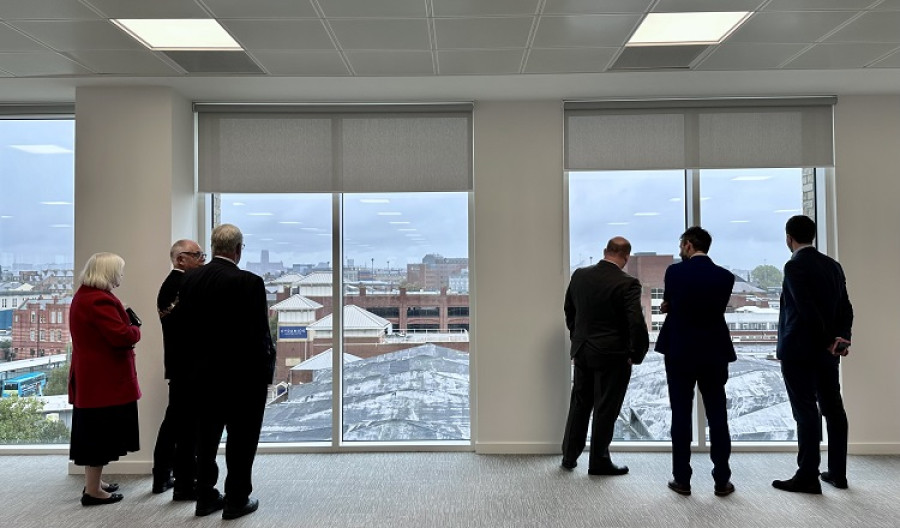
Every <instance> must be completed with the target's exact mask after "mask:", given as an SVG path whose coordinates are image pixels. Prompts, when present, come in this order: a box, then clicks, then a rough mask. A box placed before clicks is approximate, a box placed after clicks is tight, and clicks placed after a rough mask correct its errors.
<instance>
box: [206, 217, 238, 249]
mask: <svg viewBox="0 0 900 528" xmlns="http://www.w3.org/2000/svg"><path fill="white" fill-rule="evenodd" d="M243 243H244V235H243V234H242V233H241V230H240V229H238V227H237V226H236V225H233V224H222V225H220V226H217V227H216V228H215V229H213V231H212V235H211V236H210V245H211V246H212V252H213V255H224V254H228V255H230V254H234V253H237V251H238V250H239V249H240V248H241V244H243Z"/></svg>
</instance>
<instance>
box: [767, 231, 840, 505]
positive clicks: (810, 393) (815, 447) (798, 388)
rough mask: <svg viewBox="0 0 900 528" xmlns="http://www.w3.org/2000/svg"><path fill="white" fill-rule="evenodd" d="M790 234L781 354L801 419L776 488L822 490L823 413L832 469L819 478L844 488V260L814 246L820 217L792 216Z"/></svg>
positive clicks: (794, 407) (796, 415) (780, 324)
mask: <svg viewBox="0 0 900 528" xmlns="http://www.w3.org/2000/svg"><path fill="white" fill-rule="evenodd" d="M785 232H786V242H787V246H788V248H790V250H791V251H792V252H793V255H792V256H791V259H790V260H789V261H788V262H787V264H785V265H784V284H783V287H782V293H781V313H780V314H779V317H778V348H777V351H776V354H777V356H778V359H780V360H781V373H782V375H783V377H784V385H785V387H786V388H787V393H788V398H789V399H790V401H791V409H792V410H793V413H794V419H795V420H796V421H797V448H798V452H797V465H798V468H797V472H796V473H795V474H794V476H793V477H791V478H790V479H787V480H775V481H773V482H772V486H774V487H776V488H778V489H780V490H784V491H795V492H801V493H815V494H818V493H822V486H821V484H819V463H820V462H821V454H820V452H819V446H820V443H821V441H822V418H821V417H822V416H824V417H825V421H826V423H827V427H828V471H826V472H824V473H822V475H821V478H822V480H823V481H824V482H827V483H828V484H831V485H832V486H834V487H836V488H840V489H844V488H846V487H847V429H848V426H847V413H846V412H845V411H844V401H843V399H842V398H841V385H840V381H839V379H838V376H839V372H838V371H839V367H840V361H841V357H842V356H846V355H847V354H848V353H849V345H850V330H851V326H852V325H853V307H852V306H851V304H850V299H849V297H848V295H847V280H846V278H845V277H844V270H843V269H842V268H841V265H840V264H838V263H837V262H836V261H835V260H834V259H832V258H830V257H828V256H826V255H823V254H822V253H819V251H818V250H817V249H816V248H815V247H813V245H812V242H813V239H814V238H815V236H816V224H815V222H813V221H812V219H810V218H809V217H807V216H803V215H798V216H794V217H791V218H790V219H789V220H788V221H787V225H786V226H785ZM820 413H821V414H820Z"/></svg>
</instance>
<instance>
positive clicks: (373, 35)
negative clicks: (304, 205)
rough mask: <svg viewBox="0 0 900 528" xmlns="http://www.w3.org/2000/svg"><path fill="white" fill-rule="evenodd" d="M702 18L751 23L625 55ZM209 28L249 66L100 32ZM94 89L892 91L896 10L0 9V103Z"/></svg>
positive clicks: (69, 5) (885, 5) (598, 4)
mask: <svg viewBox="0 0 900 528" xmlns="http://www.w3.org/2000/svg"><path fill="white" fill-rule="evenodd" d="M715 10H734V11H743V10H747V11H753V12H754V13H753V14H752V15H751V17H750V18H749V20H747V22H746V23H745V24H744V25H743V26H741V27H740V28H739V29H738V30H737V31H735V32H734V33H733V34H732V35H731V36H730V37H729V38H728V39H727V40H726V41H725V42H723V43H722V44H720V45H717V46H710V47H705V46H704V47H697V48H696V49H692V50H688V49H680V50H679V49H673V48H665V49H661V48H629V49H628V50H627V52H626V49H625V48H624V43H625V42H626V41H627V39H628V38H629V36H630V35H631V33H632V32H633V31H634V29H635V28H636V26H637V24H638V23H639V22H640V20H641V18H642V17H643V15H644V14H645V13H648V12H683V11H715ZM209 17H212V18H216V19H217V20H219V22H220V23H221V24H222V25H223V26H224V27H225V28H226V29H227V30H228V31H229V32H230V33H231V35H232V36H233V37H234V38H235V39H236V40H237V41H238V42H239V43H240V44H241V45H242V46H243V47H244V49H245V50H246V54H243V53H241V52H237V53H234V52H231V54H230V55H224V56H223V55H222V53H227V52H201V53H181V54H179V53H163V52H152V51H149V50H147V49H145V48H144V47H143V46H141V45H140V44H139V43H137V42H136V41H134V40H133V39H131V38H130V37H128V36H127V35H126V34H124V33H123V32H122V31H121V30H119V29H118V28H117V27H116V26H114V25H113V24H112V23H111V22H109V19H110V18H209ZM623 52H624V55H623ZM251 71H252V72H255V73H244V72H251ZM96 84H103V85H116V84H142V85H167V86H172V87H174V88H176V89H177V90H179V91H180V92H182V93H184V94H185V95H186V96H187V97H190V98H192V99H202V100H210V101H212V100H229V99H243V100H246V99H248V98H249V99H254V100H313V99H315V100H338V99H343V100H374V99H381V100H393V99H416V100H421V99H430V100H434V99H447V98H454V99H474V98H488V99H491V98H505V99H527V98H544V97H565V98H573V97H580V96H581V97H599V96H603V97H607V96H619V97H630V96H639V97H647V96H679V95H700V96H702V95H769V94H772V95H774V94H793V93H835V94H846V93H860V94H862V93H866V94H868V93H900V0H0V101H39V100H71V99H72V98H73V96H74V88H75V87H76V86H82V85H96Z"/></svg>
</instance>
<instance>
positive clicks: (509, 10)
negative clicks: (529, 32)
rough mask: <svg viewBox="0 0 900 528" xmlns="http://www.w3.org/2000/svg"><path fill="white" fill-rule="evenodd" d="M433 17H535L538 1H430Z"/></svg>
mask: <svg viewBox="0 0 900 528" xmlns="http://www.w3.org/2000/svg"><path fill="white" fill-rule="evenodd" d="M432 3H433V5H434V16H436V17H444V16H447V17H451V16H452V17H458V16H469V17H478V16H493V15H507V16H509V15H535V14H537V10H538V4H539V2H538V0H491V1H489V2H488V1H485V0H432Z"/></svg>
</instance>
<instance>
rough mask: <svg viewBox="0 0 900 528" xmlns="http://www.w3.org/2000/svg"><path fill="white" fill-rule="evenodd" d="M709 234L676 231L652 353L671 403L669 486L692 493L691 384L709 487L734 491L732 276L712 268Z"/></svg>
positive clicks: (719, 492) (721, 492)
mask: <svg viewBox="0 0 900 528" xmlns="http://www.w3.org/2000/svg"><path fill="white" fill-rule="evenodd" d="M710 245H712V236H710V234H709V233H708V232H707V231H706V230H705V229H703V228H701V227H697V226H695V227H691V228H688V230H687V231H685V232H684V234H682V235H681V244H680V251H679V255H680V256H681V262H678V263H675V264H672V265H671V266H669V267H668V269H666V277H665V293H664V294H663V303H662V305H661V311H662V312H663V313H665V314H667V315H666V320H665V322H664V323H663V327H662V330H660V332H659V337H658V339H657V341H656V348H655V349H656V351H657V352H661V353H662V354H664V355H665V356H666V358H665V361H666V380H667V381H668V384H669V402H670V404H671V406H672V477H673V479H672V480H670V481H669V488H670V489H672V490H673V491H675V492H676V493H680V494H682V495H690V494H691V474H692V472H693V471H692V470H691V437H692V432H691V431H692V427H691V421H692V420H693V407H694V387H695V386H696V387H699V389H700V395H701V396H702V397H703V405H704V407H705V408H706V420H707V423H709V439H710V444H711V445H710V451H709V456H710V458H711V459H712V462H713V471H712V475H713V480H714V481H715V486H714V488H713V489H714V491H715V494H716V495H718V496H720V497H721V496H725V495H729V494H731V493H732V492H734V485H733V484H732V483H731V481H730V478H731V468H730V467H729V465H728V459H729V457H730V456H731V436H730V434H729V432H728V416H727V412H726V408H725V383H726V382H727V381H728V363H730V362H732V361H734V360H736V359H737V356H736V355H735V353H734V345H732V343H731V334H730V333H729V332H728V324H727V323H726V322H725V308H726V307H727V306H728V301H729V299H730V298H731V290H732V287H733V286H734V274H733V273H731V272H730V271H728V270H726V269H725V268H722V267H719V266H716V265H715V264H714V263H713V261H712V259H710V258H709V256H708V255H707V252H708V251H709V247H710Z"/></svg>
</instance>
